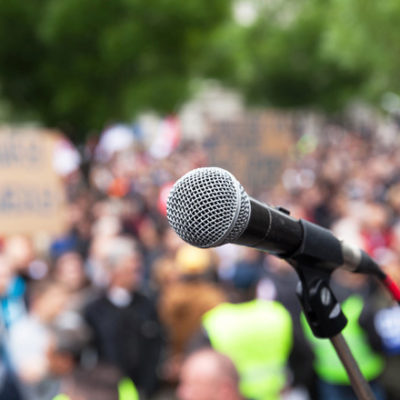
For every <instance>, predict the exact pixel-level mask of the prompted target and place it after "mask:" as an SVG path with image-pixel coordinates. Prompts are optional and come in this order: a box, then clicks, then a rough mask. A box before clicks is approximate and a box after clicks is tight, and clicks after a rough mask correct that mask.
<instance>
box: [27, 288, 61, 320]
mask: <svg viewBox="0 0 400 400" xmlns="http://www.w3.org/2000/svg"><path fill="white" fill-rule="evenodd" d="M67 302H68V293H67V291H66V290H65V288H63V287H62V286H61V285H54V287H50V288H47V289H46V291H45V292H43V293H42V294H41V295H40V296H39V297H38V298H37V299H36V301H35V302H34V305H33V308H34V311H35V313H36V314H37V315H38V316H39V318H40V319H41V320H42V321H53V320H54V319H55V318H56V317H57V316H58V315H60V313H61V312H62V311H63V310H64V309H65V307H66V305H67Z"/></svg>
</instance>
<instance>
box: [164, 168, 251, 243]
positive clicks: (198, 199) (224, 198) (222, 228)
mask: <svg viewBox="0 0 400 400" xmlns="http://www.w3.org/2000/svg"><path fill="white" fill-rule="evenodd" d="M167 218H168V221H169V223H170V225H171V226H172V228H173V229H174V230H175V232H176V233H177V234H178V235H179V236H180V237H181V238H182V239H183V240H184V241H185V242H188V243H190V244H191V245H194V246H197V247H203V248H206V247H215V246H220V245H222V244H225V243H231V242H232V241H235V240H236V239H238V238H239V237H240V235H241V234H242V233H243V231H244V230H245V229H246V227H247V224H248V221H249V218H250V199H249V196H248V195H247V193H246V192H245V191H244V189H243V187H242V186H241V185H240V183H239V182H238V181H237V180H236V179H235V177H234V176H233V175H232V174H230V173H229V172H228V171H226V170H224V169H221V168H215V167H212V168H198V169H194V170H192V171H190V172H188V173H187V174H186V175H184V176H183V177H182V178H180V179H179V180H178V181H177V182H176V183H175V185H174V186H173V188H172V190H171V192H170V194H169V197H168V201H167Z"/></svg>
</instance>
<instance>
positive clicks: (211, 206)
mask: <svg viewBox="0 0 400 400" xmlns="http://www.w3.org/2000/svg"><path fill="white" fill-rule="evenodd" d="M167 217H168V221H169V223H170V225H171V226H172V228H173V229H174V230H175V231H176V233H177V234H178V235H179V236H180V237H181V238H182V239H183V240H185V241H186V242H188V243H190V244H192V245H194V246H196V247H202V248H207V247H217V246H220V245H222V244H225V243H234V244H238V245H242V246H247V247H253V248H256V249H258V250H262V251H266V252H268V253H271V254H274V255H276V256H278V257H280V258H284V259H286V260H287V261H288V262H290V263H291V264H293V265H294V266H296V265H298V264H303V265H312V266H314V267H317V268H321V269H324V270H329V271H331V270H333V269H335V268H337V267H340V266H343V267H344V268H346V269H348V270H350V271H352V272H367V273H372V274H375V275H378V276H379V277H380V278H382V276H381V274H383V273H382V271H381V270H380V268H379V267H378V265H377V264H376V263H375V262H374V261H373V260H372V259H371V258H370V257H369V256H368V255H367V254H366V253H365V252H363V251H362V250H360V249H358V248H355V247H352V246H350V245H348V244H346V243H344V242H342V241H340V240H339V239H337V238H336V237H335V236H334V235H333V234H332V232H331V231H329V230H328V229H325V228H322V227H320V226H318V225H316V224H313V223H311V222H309V221H306V220H302V219H299V220H297V219H295V218H293V217H291V216H290V215H289V212H288V211H287V210H285V209H283V208H274V207H270V206H268V205H266V204H264V203H261V202H259V201H257V200H255V199H253V198H251V197H250V196H248V195H247V193H246V192H245V191H244V189H243V187H242V186H241V185H240V183H239V182H238V181H237V180H236V178H235V177H233V175H231V174H230V173H229V172H228V171H225V170H223V169H221V168H215V167H213V168H198V169H195V170H192V171H190V172H189V173H187V174H186V175H184V176H183V177H182V178H180V179H179V180H178V181H177V182H176V183H175V185H174V186H173V188H172V190H171V192H170V195H169V198H168V201H167Z"/></svg>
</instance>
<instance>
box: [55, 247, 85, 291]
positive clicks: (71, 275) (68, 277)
mask: <svg viewBox="0 0 400 400" xmlns="http://www.w3.org/2000/svg"><path fill="white" fill-rule="evenodd" d="M56 278H57V281H59V282H61V283H63V284H64V285H65V286H66V287H67V288H68V289H69V290H72V291H74V290H78V289H80V288H81V287H82V286H83V285H84V284H85V281H86V276H85V272H84V269H83V263H82V258H81V257H80V256H79V254H76V253H67V254H64V255H63V256H61V257H60V259H59V260H58V261H57V265H56Z"/></svg>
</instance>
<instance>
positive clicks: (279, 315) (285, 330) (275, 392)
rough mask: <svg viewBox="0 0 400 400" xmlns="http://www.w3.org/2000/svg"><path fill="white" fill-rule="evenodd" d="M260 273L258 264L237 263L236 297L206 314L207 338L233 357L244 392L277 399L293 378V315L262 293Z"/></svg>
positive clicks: (217, 347) (241, 388)
mask: <svg viewBox="0 0 400 400" xmlns="http://www.w3.org/2000/svg"><path fill="white" fill-rule="evenodd" d="M259 277H260V275H259V271H258V270H257V269H255V268H249V267H248V266H237V267H236V268H235V271H234V275H233V277H232V282H233V284H234V287H233V288H231V289H230V293H232V295H233V296H232V298H233V299H234V301H235V303H231V302H230V303H228V302H226V303H221V304H220V305H218V306H216V307H214V308H213V309H211V310H210V311H208V312H206V313H205V314H204V316H203V328H204V332H205V334H206V337H205V338H204V339H206V340H208V341H209V343H210V344H211V346H212V347H213V348H214V349H215V350H216V351H219V352H221V353H223V354H225V355H227V356H228V357H229V358H231V359H232V361H233V363H234V364H235V366H236V368H237V370H238V372H239V376H240V391H241V393H242V395H243V396H245V397H247V398H253V399H259V400H266V399H269V400H273V399H279V398H280V396H281V394H282V392H283V390H284V389H285V386H286V384H287V370H286V367H287V364H288V359H289V354H290V350H291V348H292V340H293V332H292V321H291V318H290V314H289V312H288V311H287V310H286V309H285V308H284V307H283V305H282V304H281V303H279V302H276V301H265V300H260V299H257V298H256V290H257V283H258V281H259ZM198 343H200V341H199V342H198Z"/></svg>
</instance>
